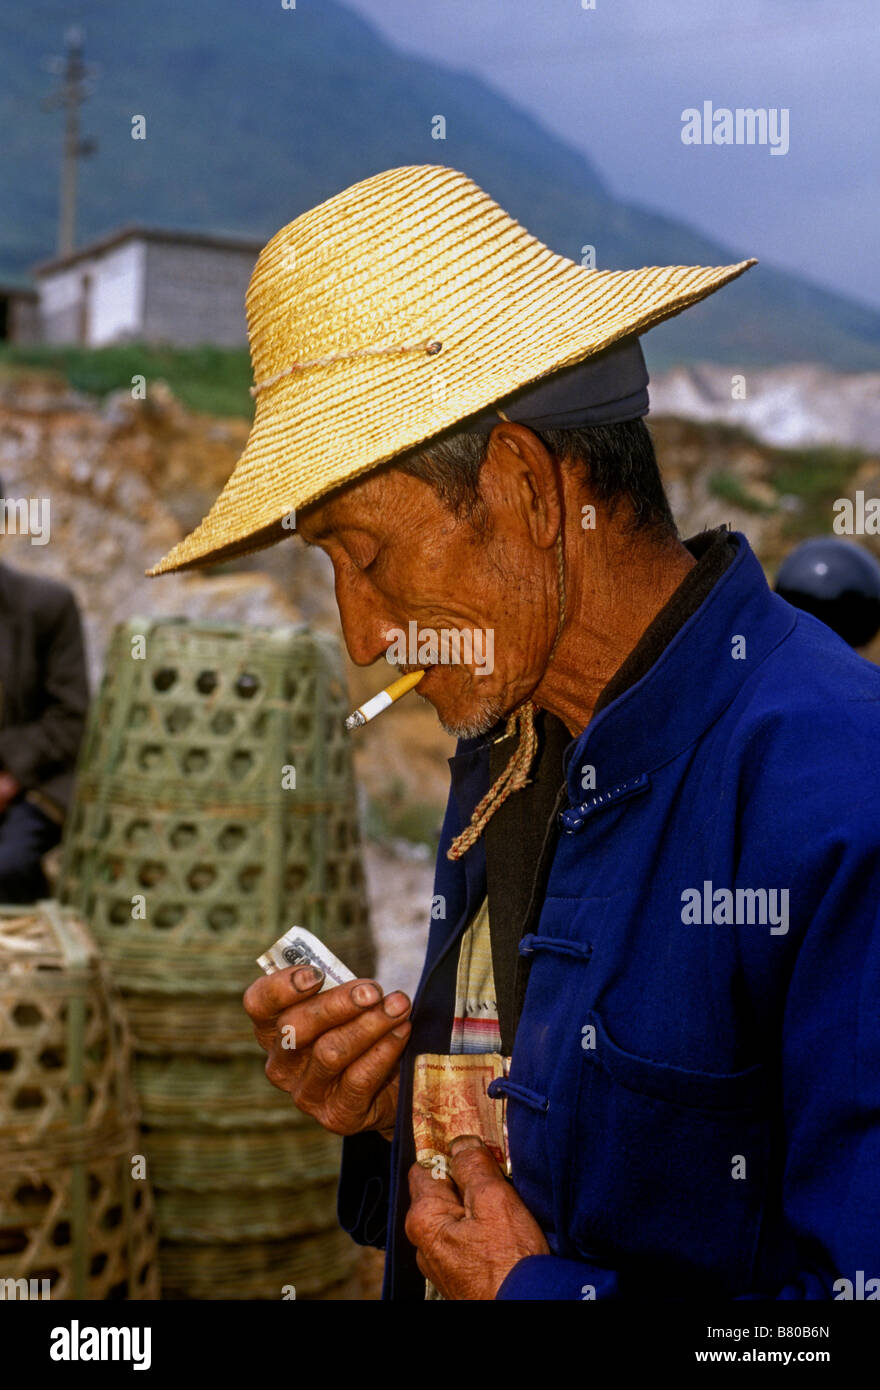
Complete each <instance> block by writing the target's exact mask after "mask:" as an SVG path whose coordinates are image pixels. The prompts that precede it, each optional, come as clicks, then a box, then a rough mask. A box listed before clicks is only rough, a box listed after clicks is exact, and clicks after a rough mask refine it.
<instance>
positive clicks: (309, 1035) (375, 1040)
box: [244, 965, 411, 1137]
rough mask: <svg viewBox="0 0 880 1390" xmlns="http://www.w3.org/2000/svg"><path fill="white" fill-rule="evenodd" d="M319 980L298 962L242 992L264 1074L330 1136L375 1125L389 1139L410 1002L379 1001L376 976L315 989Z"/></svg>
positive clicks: (398, 996)
mask: <svg viewBox="0 0 880 1390" xmlns="http://www.w3.org/2000/svg"><path fill="white" fill-rule="evenodd" d="M321 982H322V977H321V976H319V975H318V974H317V972H316V971H315V970H313V969H312V967H311V966H303V965H301V966H297V967H296V968H295V969H294V970H284V971H277V972H276V973H275V974H273V975H265V976H262V977H261V978H260V979H259V980H255V981H254V983H253V984H252V985H251V986H250V987H249V988H248V990H247V991H246V993H245V996H244V1007H245V1009H246V1010H247V1012H248V1014H249V1015H250V1017H251V1020H252V1022H253V1025H254V1033H255V1034H256V1038H257V1042H258V1043H259V1044H260V1047H262V1048H263V1050H264V1051H265V1052H268V1054H269V1060H268V1061H267V1062H266V1075H267V1077H268V1078H269V1080H270V1081H271V1082H272V1085H273V1086H277V1087H278V1088H279V1090H281V1091H286V1092H287V1093H288V1095H289V1096H290V1098H291V1100H292V1101H293V1103H294V1105H296V1106H297V1108H298V1109H299V1110H302V1111H304V1113H305V1114H306V1115H312V1116H313V1117H314V1118H315V1119H316V1120H317V1121H318V1123H319V1124H320V1125H323V1127H324V1129H328V1130H330V1132H331V1133H332V1134H359V1133H360V1132H361V1131H362V1130H366V1129H377V1130H380V1131H382V1132H385V1133H386V1137H387V1132H388V1131H390V1130H391V1129H392V1127H393V1125H394V1117H395V1113H396V1110H397V1087H398V1073H399V1070H400V1057H401V1053H402V1052H403V1050H404V1048H405V1047H406V1044H407V1039H408V1037H409V1034H410V1027H411V1025H410V1024H409V1023H408V1022H406V1018H407V1015H408V1013H409V1011H410V1007H411V1006H410V1001H409V999H408V998H407V996H406V995H405V994H402V993H400V992H399V991H398V992H396V993H394V994H389V995H388V997H387V999H383V998H382V990H381V989H380V987H379V986H378V985H377V984H376V983H375V981H374V980H355V981H353V982H352V983H351V984H346V985H337V986H336V987H335V988H334V989H328V990H325V991H324V993H323V994H319V993H318V991H319V989H320V987H321Z"/></svg>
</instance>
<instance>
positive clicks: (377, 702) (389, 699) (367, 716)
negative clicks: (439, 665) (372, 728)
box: [345, 671, 425, 730]
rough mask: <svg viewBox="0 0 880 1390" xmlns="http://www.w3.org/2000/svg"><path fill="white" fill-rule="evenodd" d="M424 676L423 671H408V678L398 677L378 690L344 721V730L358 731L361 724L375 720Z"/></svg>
mask: <svg viewBox="0 0 880 1390" xmlns="http://www.w3.org/2000/svg"><path fill="white" fill-rule="evenodd" d="M424 674H425V673H424V671H410V673H409V675H408V676H400V677H398V679H397V680H396V681H392V682H391V684H390V685H387V686H386V687H385V689H384V690H380V691H379V694H378V695H372V696H371V697H370V699H369V700H365V701H364V703H363V704H362V705H358V707H357V709H356V710H355V711H354V713H353V714H350V715H349V716H348V718H347V719H346V721H345V727H346V729H349V730H351V729H359V728H360V727H361V725H362V724H369V722H370V720H371V719H375V718H376V715H377V714H381V713H382V711H383V709H387V708H388V706H389V705H393V704H394V701H395V700H399V699H400V697H401V695H405V694H406V692H407V691H408V690H412V688H413V686H414V685H418V683H419V681H420V680H421V679H422V676H423V675H424Z"/></svg>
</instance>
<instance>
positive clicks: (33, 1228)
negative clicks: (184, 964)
mask: <svg viewBox="0 0 880 1390" xmlns="http://www.w3.org/2000/svg"><path fill="white" fill-rule="evenodd" d="M130 1069H131V1044H130V1039H129V1035H128V1030H127V1026H126V1021H125V1015H124V1012H123V1010H122V1007H121V1004H120V1001H119V999H118V997H117V995H116V993H115V991H114V989H113V986H112V984H111V982H110V981H109V979H108V977H107V971H106V967H105V966H104V964H103V962H102V961H101V960H100V958H99V956H98V952H97V950H96V948H95V945H94V943H93V942H92V941H91V939H90V937H89V935H88V933H87V931H86V930H85V928H84V927H83V925H82V923H81V922H80V921H78V920H77V918H76V916H75V914H74V913H73V912H70V911H65V910H62V909H60V908H59V906H58V904H57V903H54V902H42V903H39V904H37V905H36V906H35V907H34V908H32V909H27V910H25V909H22V908H8V907H6V908H2V909H0V1278H2V1279H6V1280H9V1279H13V1280H16V1281H24V1282H21V1283H19V1285H18V1287H17V1289H16V1292H15V1296H16V1297H18V1298H28V1297H30V1298H34V1297H37V1298H39V1297H47V1296H48V1297H51V1298H52V1299H68V1298H75V1299H81V1298H88V1299H103V1298H129V1299H143V1298H158V1296H159V1292H158V1290H159V1283H158V1264H157V1259H156V1235H155V1222H154V1213H153V1200H152V1194H151V1191H150V1185H149V1182H148V1181H147V1179H146V1177H145V1175H144V1172H143V1168H144V1163H143V1154H142V1148H141V1141H140V1138H139V1135H138V1127H137V1105H136V1101H135V1095H134V1089H133V1086H132V1081H131V1075H130ZM10 1296H13V1295H10Z"/></svg>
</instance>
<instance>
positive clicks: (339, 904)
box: [59, 618, 374, 1299]
mask: <svg viewBox="0 0 880 1390" xmlns="http://www.w3.org/2000/svg"><path fill="white" fill-rule="evenodd" d="M135 653H140V655H135ZM141 657H142V658H143V659H140V658H141ZM348 709H349V706H348V702H347V698H346V692H345V684H344V679H343V675H342V668H341V660H340V655H339V648H338V645H337V644H336V642H335V641H334V640H333V639H331V638H329V637H324V636H322V635H320V634H314V633H311V632H309V631H308V630H306V629H303V628H285V629H278V630H270V629H263V630H260V629H251V630H244V629H240V628H230V627H226V626H219V625H209V624H199V625H195V624H189V623H186V622H183V621H175V620H171V621H167V620H163V621H160V622H153V621H151V620H148V619H137V618H136V619H132V620H131V621H129V622H128V623H126V624H124V625H122V626H121V627H119V628H117V630H116V632H115V634H114V637H113V641H112V643H111V646H110V650H109V654H108V665H107V672H106V675H105V678H104V681H103V684H102V687H101V691H100V693H99V696H98V699H97V700H96V701H95V703H94V705H93V707H92V711H91V715H90V720H89V726H88V729H87V732H86V738H85V740H84V746H83V752H82V754H81V758H80V768H79V775H78V789H77V796H76V801H75V804H74V807H73V808H72V812H71V815H70V817H69V819H68V825H67V829H66V832H65V840H64V846H63V858H62V868H61V881H60V889H59V891H60V893H61V894H62V896H63V897H64V898H65V899H66V900H68V901H71V902H73V903H76V904H77V905H78V906H80V907H81V909H82V910H83V911H84V912H87V913H88V914H89V920H90V921H91V923H92V924H93V927H94V930H95V933H96V936H97V938H98V939H99V941H100V942H101V945H102V948H103V949H104V951H105V952H106V954H107V956H108V958H109V959H110V961H111V962H112V964H113V969H114V973H115V975H116V977H117V979H118V980H119V982H120V983H121V984H122V987H123V991H124V994H125V999H126V1005H127V1007H128V1010H129V1018H130V1021H131V1027H132V1032H133V1036H134V1040H135V1047H136V1058H135V1080H136V1084H137V1087H138V1092H139V1097H140V1102H141V1110H142V1119H143V1123H144V1126H145V1130H144V1139H143V1143H144V1146H145V1149H146V1152H147V1154H148V1157H149V1163H150V1173H151V1177H152V1180H153V1184H154V1188H155V1193H156V1205H157V1211H158V1217H159V1227H160V1231H161V1234H162V1243H161V1246H160V1260H161V1265H162V1280H163V1287H164V1288H165V1289H166V1292H167V1293H168V1294H169V1296H171V1297H189V1298H193V1297H207V1298H215V1299H220V1298H243V1297H250V1298H257V1297H266V1298H273V1299H275V1298H279V1297H280V1285H281V1284H282V1283H284V1282H289V1283H297V1277H294V1274H295V1272H296V1271H297V1270H299V1276H298V1277H299V1278H300V1280H301V1282H302V1291H303V1296H306V1297H309V1296H317V1295H319V1294H320V1295H321V1296H323V1294H322V1293H321V1290H322V1289H326V1290H327V1296H328V1297H340V1296H342V1295H341V1294H340V1290H342V1289H344V1288H345V1287H346V1286H347V1281H348V1280H349V1279H350V1278H351V1276H352V1273H353V1271H354V1268H355V1266H356V1263H357V1258H358V1254H359V1252H358V1250H357V1248H356V1247H355V1246H354V1245H353V1243H352V1242H351V1241H350V1240H349V1239H348V1237H347V1236H345V1235H344V1234H342V1233H341V1232H340V1231H339V1229H338V1223H337V1217H336V1209H335V1183H336V1178H337V1175H338V1171H339V1161H340V1148H341V1145H340V1141H339V1140H338V1139H337V1138H336V1137H335V1136H333V1135H329V1134H327V1133H325V1132H324V1131H323V1130H322V1129H320V1128H319V1127H318V1126H317V1125H316V1124H315V1123H314V1122H313V1121H311V1120H309V1119H308V1118H307V1117H305V1116H303V1115H301V1114H300V1113H299V1112H298V1111H297V1110H296V1109H295V1108H294V1107H293V1105H292V1103H291V1101H290V1100H289V1098H288V1097H286V1096H284V1095H282V1093H281V1092H279V1091H277V1090H276V1089H275V1088H273V1087H272V1086H271V1085H270V1084H269V1083H268V1081H267V1079H266V1076H265V1071H264V1063H265V1057H264V1054H263V1053H262V1052H261V1051H260V1050H259V1048H258V1047H257V1044H256V1041H255V1039H254V1036H253V1030H252V1028H251V1025H250V1022H249V1020H248V1018H247V1016H246V1015H245V1013H244V1010H243V1008H242V1002H241V996H242V993H243V991H244V989H245V988H246V986H247V985H248V984H249V983H250V982H251V981H252V980H253V979H254V978H255V976H256V975H257V974H258V973H259V968H258V967H257V965H256V957H257V956H258V955H259V954H261V953H262V951H264V950H265V949H266V947H267V946H269V945H270V944H271V942H272V941H273V940H275V939H276V938H277V937H278V936H280V935H281V934H282V932H283V931H284V930H286V928H287V927H289V926H291V925H293V924H294V923H299V924H301V925H304V926H307V927H309V928H310V929H311V930H313V931H315V932H317V934H318V935H319V936H321V937H322V938H323V939H324V940H326V941H327V943H328V944H329V945H330V947H331V948H332V949H333V950H334V951H335V952H336V953H337V955H339V956H340V957H341V958H342V959H343V960H344V961H345V962H346V963H347V964H348V965H349V966H350V967H351V969H352V970H354V971H355V972H356V973H358V974H363V975H369V974H371V973H372V972H373V969H374V951H373V943H372V939H371V936H370V931H369V922H368V913H367V898H366V887H365V881H364V874H363V867H362V860H361V847H360V834H359V825H358V817H357V801H356V795H355V785H354V774H353V769H352V764H351V751H350V745H349V742H348V737H349V736H348V735H347V734H346V733H345V730H344V718H345V715H346V714H347V713H348ZM291 769H292V770H293V772H294V777H295V787H293V786H291V785H289V783H290V781H291V778H290V772H291ZM285 780H287V782H288V785H287V786H285V785H284V781H285ZM135 902H137V903H138V904H139V906H138V911H137V912H133V910H132V908H133V904H134V903H135ZM331 1192H332V1194H333V1200H332V1201H331V1200H330V1197H331ZM291 1270H293V1271H294V1274H291V1272H290V1271H291ZM285 1272H286V1275H285V1277H284V1278H282V1274H285ZM298 1291H299V1290H298Z"/></svg>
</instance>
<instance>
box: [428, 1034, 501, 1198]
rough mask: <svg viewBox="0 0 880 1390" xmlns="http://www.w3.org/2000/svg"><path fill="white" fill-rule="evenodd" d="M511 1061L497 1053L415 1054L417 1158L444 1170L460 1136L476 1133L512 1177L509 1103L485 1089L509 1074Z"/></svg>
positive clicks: (441, 1171) (434, 1168)
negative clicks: (508, 1120) (490, 1094)
mask: <svg viewBox="0 0 880 1390" xmlns="http://www.w3.org/2000/svg"><path fill="white" fill-rule="evenodd" d="M509 1066H510V1058H509V1057H502V1056H501V1054H500V1053H498V1052H479V1053H466V1052H464V1053H459V1054H455V1055H451V1056H447V1055H446V1054H444V1053H433V1052H423V1053H421V1054H420V1055H419V1056H418V1057H416V1060H415V1071H414V1075H413V1111H412V1114H413V1136H414V1138H415V1146H416V1162H417V1163H421V1164H422V1166H423V1167H426V1168H431V1169H432V1170H434V1171H439V1172H440V1173H441V1174H442V1173H443V1172H444V1171H445V1166H446V1165H447V1164H448V1160H449V1145H450V1143H451V1142H452V1140H453V1139H454V1138H455V1137H456V1135H458V1134H476V1135H477V1137H478V1138H480V1139H482V1141H483V1143H484V1144H485V1145H486V1148H487V1149H488V1150H489V1152H490V1153H491V1155H492V1157H493V1158H494V1159H495V1162H496V1163H498V1164H499V1165H500V1167H501V1170H502V1172H504V1173H506V1174H507V1176H508V1177H510V1171H511V1170H510V1159H509V1155H508V1147H507V1123H506V1121H507V1116H506V1113H505V1112H506V1105H507V1102H506V1101H505V1100H504V1099H503V1098H500V1099H498V1100H493V1099H492V1097H491V1096H489V1095H488V1094H487V1091H488V1087H489V1082H490V1081H494V1080H495V1079H496V1077H499V1076H506V1075H507V1071H508V1069H509ZM438 1159H439V1160H440V1162H439V1163H438Z"/></svg>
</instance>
